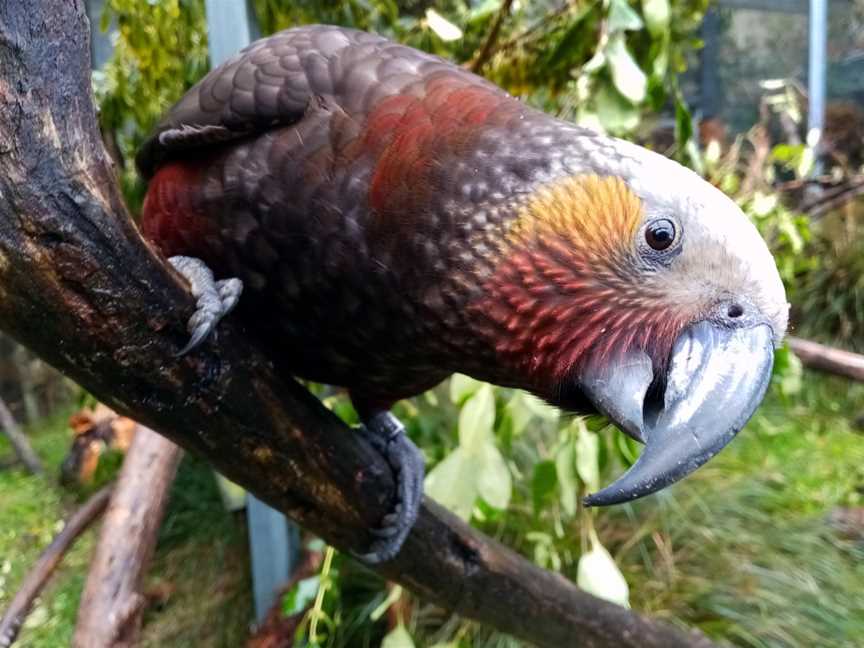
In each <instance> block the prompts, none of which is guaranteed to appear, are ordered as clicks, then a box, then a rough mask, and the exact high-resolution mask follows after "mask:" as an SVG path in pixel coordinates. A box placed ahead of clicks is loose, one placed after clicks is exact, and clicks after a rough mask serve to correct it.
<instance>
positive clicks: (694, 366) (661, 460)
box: [580, 321, 774, 506]
mask: <svg viewBox="0 0 864 648" xmlns="http://www.w3.org/2000/svg"><path fill="white" fill-rule="evenodd" d="M773 364H774V347H773V332H772V330H771V327H770V326H768V325H767V324H762V323H759V324H756V325H755V326H750V327H749V328H730V327H727V326H725V325H722V324H715V323H713V322H710V321H703V322H699V323H697V324H694V325H693V326H691V327H689V328H688V329H686V330H685V331H684V332H683V333H682V334H681V335H680V336H679V338H678V339H677V340H676V341H675V344H674V346H673V348H672V354H671V356H670V361H669V368H668V371H667V375H666V380H665V385H666V389H665V393H664V394H663V396H662V402H660V398H659V397H658V398H656V399H655V398H652V394H651V393H649V390H650V389H651V388H652V382H653V377H654V373H653V368H652V363H651V360H650V358H648V356H647V355H645V354H644V353H643V352H641V351H635V352H631V353H630V354H628V355H627V356H626V357H624V358H620V359H618V361H613V362H609V363H608V364H607V366H605V367H600V366H590V365H589V366H588V367H587V368H586V370H585V372H584V375H583V376H582V377H581V380H580V385H581V387H582V391H583V392H584V393H585V395H586V396H588V397H589V398H590V399H591V400H592V401H593V402H594V404H595V406H596V407H597V408H598V409H599V410H600V411H601V412H603V413H604V414H606V415H607V416H608V417H609V418H611V419H612V421H613V422H614V423H615V424H616V425H617V426H618V427H620V428H621V429H622V430H623V431H624V432H626V433H628V434H629V435H630V436H632V437H633V438H635V439H636V440H638V441H641V442H643V443H645V450H643V452H642V454H641V455H640V456H639V459H638V460H637V461H636V463H635V464H633V466H632V467H631V468H630V470H628V471H627V472H626V473H624V475H622V476H621V477H620V478H619V479H618V480H617V481H615V482H614V483H613V484H612V485H611V486H608V487H606V488H604V489H603V490H601V491H599V492H597V493H594V494H592V495H589V496H588V497H586V498H585V504H586V505H587V506H605V505H608V504H618V503H621V502H627V501H630V500H633V499H637V498H639V497H643V496H645V495H649V494H651V493H654V492H656V491H658V490H660V489H661V488H665V487H666V486H668V485H670V484H672V483H674V482H676V481H678V480H679V479H682V478H684V477H686V476H687V475H689V474H690V473H691V472H693V471H694V470H696V469H697V468H698V467H699V466H701V465H702V464H704V463H705V462H706V461H708V460H709V459H710V458H711V457H713V456H714V455H715V454H717V453H718V452H720V450H721V449H723V447H724V446H725V445H726V444H727V443H729V442H730V441H731V440H732V438H733V437H734V436H735V435H736V434H737V433H738V432H739V431H740V430H741V428H743V427H744V425H745V423H747V421H748V420H749V419H750V417H751V416H752V415H753V412H755V411H756V408H757V407H758V406H759V403H760V402H762V398H763V397H764V395H765V391H766V389H767V388H768V383H769V382H770V379H771V369H772V366H773ZM655 401H656V402H655Z"/></svg>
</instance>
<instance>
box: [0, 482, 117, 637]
mask: <svg viewBox="0 0 864 648" xmlns="http://www.w3.org/2000/svg"><path fill="white" fill-rule="evenodd" d="M110 498H111V487H110V486H106V487H105V488H103V489H102V490H100V491H98V492H97V493H96V494H94V495H92V496H91V497H90V499H89V500H87V502H86V503H85V504H84V506H82V507H81V508H80V509H78V510H77V511H76V512H75V513H74V514H73V515H72V517H70V518H69V520H68V521H67V522H66V525H65V526H64V527H63V530H62V531H61V532H60V533H58V534H57V537H55V538H54V540H53V541H52V542H51V544H50V545H48V548H47V549H45V551H43V552H42V555H41V556H39V560H38V561H37V562H36V564H35V565H34V566H33V569H31V570H30V573H29V574H27V577H26V578H25V579H24V582H23V583H22V584H21V589H19V590H18V593H17V594H15V598H13V599H12V602H11V603H10V604H9V607H8V608H7V609H6V612H5V613H4V614H3V618H2V619H0V648H8V647H9V646H11V645H12V643H13V642H14V641H15V638H16V637H17V636H18V632H19V631H20V630H21V626H22V625H24V621H25V619H27V614H28V613H29V612H30V606H31V605H33V601H34V600H36V597H37V596H39V592H41V591H42V588H43V587H45V584H46V583H47V582H48V579H49V577H50V576H51V574H52V573H54V570H55V569H56V568H57V565H59V564H60V561H61V560H62V559H63V556H64V555H65V554H66V552H67V551H68V550H69V548H70V547H71V546H72V544H73V543H74V542H75V539H76V538H77V537H78V536H80V535H81V534H82V533H83V532H84V531H85V530H86V529H87V527H89V526H90V524H91V523H92V522H93V520H95V519H96V518H97V517H99V514H100V513H102V511H104V510H105V507H106V506H107V505H108V500H109V499H110Z"/></svg>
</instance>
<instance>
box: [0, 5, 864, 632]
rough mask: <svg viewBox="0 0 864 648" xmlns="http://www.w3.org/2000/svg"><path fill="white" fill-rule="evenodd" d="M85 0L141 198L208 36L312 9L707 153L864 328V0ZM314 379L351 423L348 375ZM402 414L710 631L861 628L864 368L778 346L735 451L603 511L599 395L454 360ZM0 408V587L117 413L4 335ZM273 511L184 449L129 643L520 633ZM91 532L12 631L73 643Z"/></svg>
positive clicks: (14, 586) (610, 449) (801, 286)
mask: <svg viewBox="0 0 864 648" xmlns="http://www.w3.org/2000/svg"><path fill="white" fill-rule="evenodd" d="M87 10H88V14H89V16H90V19H91V24H92V53H93V88H94V92H95V95H96V100H97V104H98V109H99V116H100V121H101V125H102V129H103V136H104V139H105V142H106V146H107V147H108V149H109V151H110V153H111V154H112V156H113V157H114V159H115V162H116V164H117V170H118V175H119V177H120V180H121V183H122V186H123V190H124V192H125V194H126V197H127V200H128V203H129V205H130V207H131V209H132V211H133V212H137V210H138V209H139V208H140V202H141V199H142V197H143V190H144V187H143V185H142V183H141V181H140V179H139V178H138V177H137V175H136V173H135V170H134V165H133V164H132V160H133V157H134V152H135V150H136V149H137V147H138V145H139V144H140V143H141V142H142V140H143V138H144V136H145V135H146V134H147V132H148V131H149V130H150V128H151V127H152V126H153V124H154V123H155V121H156V120H157V119H158V118H159V116H160V115H161V114H162V112H163V111H164V110H165V109H166V108H167V107H168V106H170V105H171V104H172V103H173V102H174V101H175V100H176V99H178V98H179V97H180V96H181V95H182V93H183V92H184V91H185V90H186V89H187V88H188V87H189V86H190V85H192V84H193V83H194V82H195V81H197V80H198V79H199V78H200V77H201V76H202V75H203V74H204V73H205V72H206V71H207V70H208V69H209V67H210V65H211V62H218V61H219V60H222V59H223V58H224V57H225V56H226V55H228V54H230V53H232V52H233V51H235V50H236V49H237V48H238V47H240V46H242V45H243V44H244V43H245V42H247V41H248V40H249V39H250V38H251V39H254V38H256V37H258V36H260V35H266V34H270V33H272V32H274V31H277V30H280V29H284V28H287V27H290V26H294V25H300V24H306V23H314V22H318V23H332V24H339V25H345V26H351V27H357V28H360V29H366V30H372V31H376V32H379V33H381V34H384V35H387V36H389V37H391V38H393V39H395V40H398V41H401V42H404V43H407V44H409V45H412V46H414V47H418V48H420V49H424V50H427V51H430V52H434V53H436V54H439V55H441V56H444V57H447V58H449V59H452V60H454V61H456V62H458V63H460V64H463V65H465V66H466V67H468V68H470V69H472V70H474V71H476V72H478V73H479V74H482V75H484V76H486V77H487V78H489V79H491V80H492V81H494V82H496V83H498V84H500V85H501V86H503V87H504V88H506V89H507V90H508V91H510V92H511V93H512V94H514V95H517V96H519V97H521V98H523V99H524V101H526V102H528V103H530V104H532V105H535V106H538V107H540V108H542V109H543V110H546V111H548V112H550V113H553V114H557V115H559V116H561V117H562V118H564V119H568V120H572V121H575V122H579V123H581V124H584V125H588V126H591V127H594V128H597V129H603V130H605V131H607V132H609V133H612V134H615V135H619V136H622V137H625V138H628V139H632V140H634V141H637V142H639V143H641V144H643V145H645V146H648V147H650V148H653V149H655V150H658V151H660V152H662V153H664V154H666V155H669V156H671V157H674V158H675V159H677V160H679V161H681V162H682V163H684V164H686V165H688V166H690V167H692V168H694V169H695V170H696V171H698V172H699V173H701V174H703V175H705V176H706V177H707V178H708V179H709V180H710V181H711V182H713V183H714V184H716V185H717V186H719V187H721V188H722V189H723V190H724V191H726V192H727V193H729V194H730V195H732V196H733V197H734V198H735V199H736V201H737V202H738V203H739V204H740V205H741V207H742V208H743V209H744V211H745V212H746V213H747V214H748V215H749V216H750V217H751V218H752V219H753V221H754V222H755V223H756V225H757V226H758V228H759V229H760V231H761V232H762V233H763V235H764V236H765V238H766V240H767V241H768V242H769V245H770V246H771V248H772V250H773V252H774V254H775V255H776V259H777V263H778V266H779V268H780V271H781V275H782V277H783V280H784V282H785V284H786V290H787V294H788V296H789V300H790V302H791V303H792V309H793V310H792V313H793V316H792V331H791V332H792V334H793V335H794V336H798V337H803V338H807V339H810V340H814V341H817V342H820V343H823V344H826V345H830V346H831V347H835V348H838V349H844V350H847V351H852V352H858V353H864V0H810V1H808V0H715V1H714V2H708V1H706V0H569V1H568V0H447V1H443V2H432V1H428V0H317V1H316V0H248V2H247V1H246V0H207V1H206V2H205V0H147V1H144V0H88V1H87ZM310 388H311V389H313V391H315V392H316V393H317V394H318V395H319V396H321V397H322V398H323V399H324V401H325V403H326V404H327V405H328V406H329V407H331V408H332V409H333V410H334V411H336V412H337V413H338V414H339V415H340V416H342V417H343V418H344V419H345V420H346V421H348V422H350V423H356V415H355V413H354V412H353V411H352V410H351V407H350V404H349V403H348V401H347V399H346V398H345V397H344V396H343V395H341V394H339V393H338V392H334V391H333V390H332V389H327V388H324V387H321V386H315V385H310ZM395 413H396V414H397V415H398V416H399V417H400V418H401V419H402V420H403V421H405V422H406V425H407V427H408V429H409V433H410V435H411V437H412V438H413V439H414V440H415V441H416V442H417V444H418V445H419V446H420V447H421V449H422V450H423V452H424V454H425V456H426V459H427V466H428V469H429V475H428V478H427V482H426V492H427V494H428V495H430V496H431V497H433V498H435V499H436V500H438V501H439V502H441V503H443V504H444V505H446V506H448V507H449V508H451V509H452V510H454V511H455V512H457V513H458V514H459V515H461V516H462V517H463V518H464V519H466V520H470V522H471V523H472V524H473V525H475V526H477V527H478V528H480V529H482V530H483V531H484V532H486V533H488V534H490V535H491V536H493V537H495V538H496V539H498V540H500V541H501V542H503V543H505V544H507V545H509V546H510V547H512V548H514V549H515V550H517V551H519V552H520V553H522V554H523V555H525V556H527V557H529V558H530V559H532V560H533V561H534V562H536V563H537V564H539V565H541V566H542V567H544V568H547V569H550V570H554V571H557V572H560V573H562V574H563V575H564V576H566V577H567V578H569V579H571V580H573V581H575V582H578V583H579V584H580V586H582V587H584V588H586V589H588V590H589V591H592V592H594V593H596V594H598V595H600V596H604V597H606V598H610V599H612V600H615V601H616V602H618V603H620V604H623V605H630V606H632V607H633V608H634V609H636V610H639V611H640V612H643V613H645V614H647V615H650V616H653V617H656V618H661V619H664V620H667V621H669V622H672V623H679V624H682V625H685V626H693V627H697V628H699V629H700V630H702V631H703V632H705V633H706V634H708V635H709V636H710V637H711V638H712V639H714V640H716V641H717V642H719V643H721V644H728V645H734V646H746V647H753V648H767V647H771V648H775V647H776V648H780V647H784V648H785V647H823V646H824V647H849V648H851V647H853V646H862V645H864V382H860V381H858V382H856V381H855V380H852V379H850V378H848V377H841V376H836V375H831V374H830V373H824V372H821V373H820V372H816V371H814V370H812V369H810V368H806V367H804V366H803V365H802V362H801V361H800V360H799V358H798V357H796V355H795V354H794V353H792V352H791V351H790V349H789V348H783V349H781V350H779V351H778V353H777V358H776V362H775V376H774V380H773V383H772V387H771V390H770V392H769V395H768V396H767V398H766V400H765V402H764V404H763V405H762V407H761V408H760V409H759V410H758V412H757V414H756V415H755V417H754V418H753V420H752V421H751V422H750V423H749V424H748V426H747V428H746V429H745V430H744V432H743V433H742V434H741V435H740V436H739V437H738V439H737V440H736V441H735V442H734V443H732V444H731V445H730V446H729V447H728V448H727V449H726V450H724V451H723V453H721V454H720V455H719V456H718V457H717V458H716V459H715V460H713V461H712V462H711V463H710V464H708V465H707V466H705V467H704V468H702V469H701V470H700V471H698V472H697V473H695V474H694V475H693V476H691V477H689V478H687V479H686V480H684V481H683V482H682V483H680V484H678V485H676V486H675V487H673V488H671V489H669V490H667V491H664V492H663V493H660V494H658V495H655V496H652V497H650V498H647V499H646V500H642V501H638V502H635V503H632V504H627V505H623V506H618V507H614V508H612V509H604V510H600V511H594V510H592V511H587V510H584V509H583V508H582V507H581V506H580V504H579V501H580V495H581V494H582V493H584V492H586V491H590V490H596V487H597V484H598V483H608V482H609V481H610V478H611V477H612V476H613V475H617V474H619V473H620V472H621V471H622V470H623V469H624V467H626V466H627V465H628V464H629V463H630V462H632V461H633V459H634V458H635V456H636V454H638V448H636V447H634V445H633V444H632V442H630V441H629V440H628V438H627V437H624V436H623V435H621V434H619V433H618V432H617V431H615V430H613V429H610V428H608V427H607V426H606V425H605V423H604V421H602V420H599V419H597V420H594V419H588V420H581V419H580V420H574V419H572V418H564V417H559V415H558V414H557V412H556V411H554V410H552V409H551V408H548V407H546V406H545V405H543V404H542V403H540V402H538V401H536V400H535V399H533V398H532V397H529V396H527V395H525V394H523V393H520V392H514V391H512V390H506V389H500V388H496V387H491V386H489V385H484V384H481V383H477V382H475V381H473V380H471V379H468V378H465V377H461V376H457V377H454V378H453V379H451V380H450V381H448V382H447V383H445V384H443V385H441V386H439V387H438V388H436V389H435V390H433V391H431V392H429V393H427V394H425V395H423V396H421V397H419V398H417V399H414V400H412V401H405V402H402V403H400V404H399V405H398V407H397V409H396V411H395ZM0 427H2V429H3V432H4V433H3V434H0V610H2V609H3V608H5V607H6V606H7V605H8V604H9V602H10V601H11V599H12V597H13V595H14V594H15V592H16V591H17V590H18V588H19V587H20V585H21V582H22V580H23V579H24V577H25V575H26V574H27V573H28V570H29V569H30V568H31V566H32V565H33V563H34V562H35V561H36V559H37V557H38V555H39V553H40V552H41V551H42V549H44V547H46V546H47V545H48V544H49V543H50V542H51V539H52V538H53V537H54V535H55V534H56V533H57V532H58V531H59V530H60V529H61V528H62V526H63V522H62V521H63V520H64V519H65V518H67V517H68V516H69V514H70V513H71V512H72V511H74V510H75V509H76V508H78V507H79V506H80V505H81V503H82V502H83V501H85V500H86V499H87V498H88V497H89V496H90V495H92V494H93V493H94V492H96V491H97V490H98V489H99V487H100V486H102V485H104V484H106V483H108V482H110V481H111V480H113V479H114V478H115V477H116V474H117V472H118V469H119V466H120V465H121V463H122V457H123V453H124V452H125V450H126V449H127V448H128V445H129V438H128V436H129V433H128V429H127V428H126V427H124V423H123V421H122V419H120V420H118V419H116V418H115V417H114V416H113V415H112V414H110V413H108V412H105V411H103V410H100V408H99V407H98V406H97V403H95V402H94V401H93V399H92V398H91V397H89V396H88V395H87V394H85V393H83V391H82V390H81V389H80V388H79V387H77V386H76V385H74V384H72V383H71V382H70V381H68V380H67V379H65V378H63V377H62V376H60V375H59V374H57V373H56V372H54V371H53V370H52V369H51V368H50V367H48V366H47V365H45V364H44V363H42V362H41V361H40V360H39V359H38V358H36V357H34V356H33V355H32V354H30V353H29V352H28V351H27V350H26V349H23V348H21V347H19V346H17V345H16V344H15V343H14V342H12V341H11V340H8V339H5V338H2V337H0ZM261 508H264V507H261V506H260V504H258V503H255V502H254V501H252V502H251V503H250V505H249V506H246V503H245V499H244V497H243V494H242V491H239V492H238V489H237V488H236V487H232V485H230V484H228V483H227V482H225V481H224V480H220V479H218V478H217V477H216V476H215V475H214V473H213V471H212V470H211V469H210V468H209V467H208V466H207V465H206V464H204V463H202V462H201V461H199V460H197V459H195V458H194V457H189V456H186V457H185V458H184V460H183V462H182V464H181V466H180V469H179V472H178V474H177V478H176V479H175V481H174V483H173V485H172V486H171V491H170V501H169V504H168V509H167V511H166V513H165V516H164V519H163V520H162V522H161V525H160V531H159V536H158V543H157V545H156V551H155V555H154V557H153V560H152V562H151V563H150V565H149V567H148V568H147V577H146V581H145V582H146V588H145V590H146V599H147V602H146V610H145V613H144V619H143V629H142V635H141V642H140V643H141V645H144V646H241V645H250V646H255V647H260V648H265V647H267V648H275V647H276V646H294V645H307V646H334V647H335V646H340V647H341V646H346V647H353V646H369V647H374V646H379V645H384V646H385V648H410V647H411V646H418V647H425V646H439V648H441V647H444V646H446V647H448V648H457V647H459V648H493V647H494V648H504V647H515V646H520V645H522V644H521V643H519V642H517V641H516V640H514V639H512V638H510V637H507V636H503V635H500V634H498V633H496V632H494V631H492V630H490V629H488V628H485V627H482V626H480V625H478V624H476V623H473V622H469V621H465V620H463V619H460V618H458V617H456V616H452V615H450V614H449V613H447V612H445V611H443V610H441V609H438V608H435V607H433V606H430V605H428V604H425V603H424V602H423V601H422V600H418V599H416V598H415V597H413V596H411V595H410V594H409V593H408V592H406V591H403V590H401V589H400V588H399V587H395V586H393V585H392V584H388V583H386V582H384V581H382V580H381V579H380V578H379V577H377V576H376V575H374V574H372V573H371V572H369V571H368V570H365V569H363V568H362V567H360V566H358V565H357V564H356V563H354V562H353V561H351V560H349V559H348V558H343V557H342V556H340V555H339V554H338V553H334V552H333V551H332V550H330V549H328V548H327V547H325V546H324V545H323V544H322V543H321V542H320V541H318V540H316V539H315V538H312V537H308V536H307V535H305V534H303V533H302V532H300V531H299V530H297V529H295V528H293V527H292V526H291V525H290V524H288V523H287V522H286V521H285V520H284V519H281V518H279V516H273V515H271V512H268V511H266V510H265V511H263V512H262V511H261V510H260V509H261ZM260 525H263V527H261V526H260ZM253 527H254V528H267V529H269V536H267V537H268V538H269V539H263V538H264V536H262V535H261V533H257V535H256V532H255V531H254V529H253ZM274 530H275V532H274ZM274 534H275V535H274ZM265 535H266V534H265ZM95 538H96V536H95V532H94V531H93V530H92V529H91V530H89V531H87V532H85V533H84V534H83V535H82V537H81V538H80V539H79V540H78V542H77V543H76V544H75V545H74V547H73V548H72V549H71V550H70V551H69V552H68V553H67V555H66V556H65V557H64V559H63V561H62V564H61V565H60V567H59V568H58V570H57V572H56V573H55V574H54V576H53V578H52V580H51V582H50V583H49V584H48V586H47V587H46V588H45V589H44V591H43V592H42V593H41V595H40V596H39V598H38V599H37V600H36V602H35V604H34V606H33V609H32V611H31V613H30V614H29V616H28V618H27V621H26V622H25V625H24V627H23V629H22V630H21V633H20V635H19V637H18V640H17V643H16V645H20V646H34V647H36V646H40V647H41V646H65V645H68V644H69V641H70V638H71V636H72V633H73V629H74V626H75V619H76V611H77V607H78V603H79V600H80V597H81V591H82V587H83V583H84V580H85V578H86V575H87V570H88V565H89V560H90V556H91V553H92V551H93V547H94V543H95ZM253 555H254V556H255V558H254V560H253V557H252V556H253ZM256 563H257V568H256V567H255V564H256ZM274 565H278V568H277V567H275V566H274ZM268 578H269V580H268Z"/></svg>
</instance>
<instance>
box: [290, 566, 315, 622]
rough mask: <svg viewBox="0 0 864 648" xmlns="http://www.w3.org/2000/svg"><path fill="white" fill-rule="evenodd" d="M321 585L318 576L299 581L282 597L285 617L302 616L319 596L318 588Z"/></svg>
mask: <svg viewBox="0 0 864 648" xmlns="http://www.w3.org/2000/svg"><path fill="white" fill-rule="evenodd" d="M320 584H321V579H320V578H319V577H318V575H317V574H316V575H315V576H310V577H309V578H304V579H303V580H301V581H298V582H297V584H296V585H294V587H292V588H291V589H290V590H289V591H288V592H286V593H285V595H284V596H283V597H282V614H284V615H285V616H293V615H295V614H300V613H301V612H302V611H303V610H305V609H306V608H307V607H308V606H309V604H310V603H312V601H313V600H315V596H316V595H317V594H318V587H319V586H320Z"/></svg>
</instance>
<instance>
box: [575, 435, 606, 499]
mask: <svg viewBox="0 0 864 648" xmlns="http://www.w3.org/2000/svg"><path fill="white" fill-rule="evenodd" d="M573 425H574V427H575V428H576V472H577V473H578V475H579V479H581V480H582V481H583V482H585V486H587V487H588V490H589V491H596V490H598V489H599V488H600V465H599V456H600V441H599V439H598V438H597V435H596V434H594V433H593V432H589V431H588V428H587V427H585V422H584V421H583V420H582V419H576V420H575V421H574V422H573Z"/></svg>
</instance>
